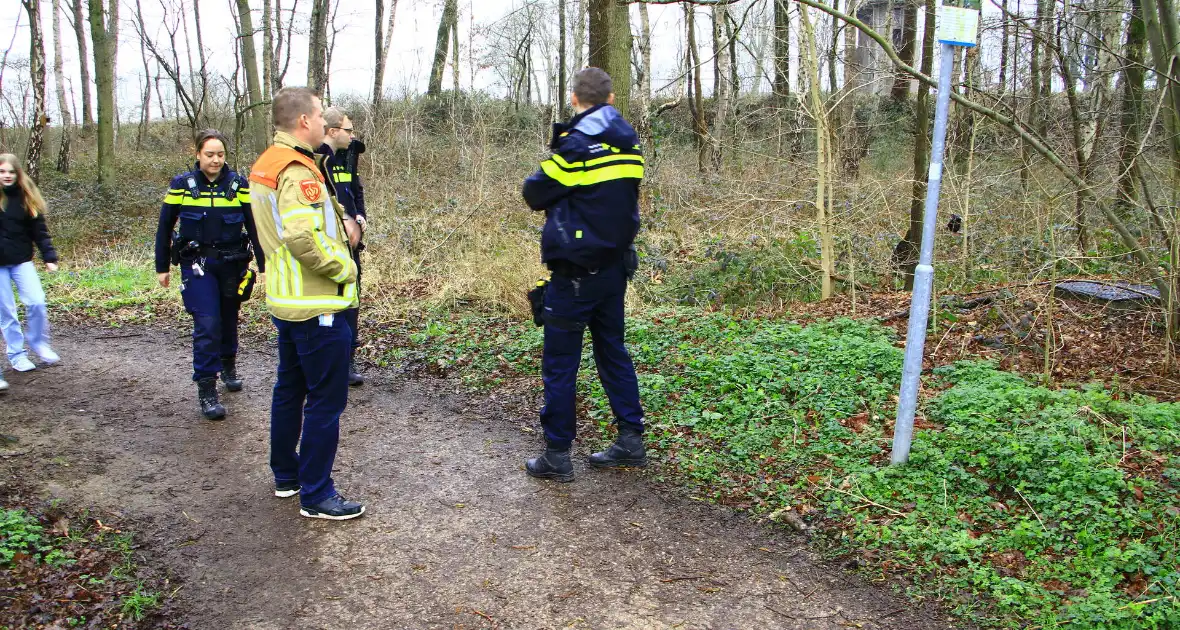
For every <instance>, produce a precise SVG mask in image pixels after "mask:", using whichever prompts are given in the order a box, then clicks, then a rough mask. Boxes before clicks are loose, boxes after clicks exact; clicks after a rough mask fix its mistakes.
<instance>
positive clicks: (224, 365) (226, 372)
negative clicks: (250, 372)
mask: <svg viewBox="0 0 1180 630" xmlns="http://www.w3.org/2000/svg"><path fill="white" fill-rule="evenodd" d="M221 382H223V383H225V388H226V389H227V390H229V391H231V392H240V391H242V379H241V378H239V377H238V358H237V357H222V358H221Z"/></svg>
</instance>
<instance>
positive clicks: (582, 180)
mask: <svg viewBox="0 0 1180 630" xmlns="http://www.w3.org/2000/svg"><path fill="white" fill-rule="evenodd" d="M554 157H557V156H554ZM628 157H633V156H628ZM541 170H542V171H543V172H544V173H545V174H546V175H548V176H549V177H552V178H553V179H554V180H555V181H557V183H559V184H561V185H562V186H592V185H594V184H601V183H603V182H609V181H614V180H617V179H643V164H641V163H634V162H632V163H628V164H611V165H608V166H599V167H595V168H591V169H590V170H582V169H577V170H566V169H563V168H562V167H560V166H558V165H557V163H556V162H555V161H554V160H545V161H544V162H541Z"/></svg>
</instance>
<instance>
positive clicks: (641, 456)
mask: <svg viewBox="0 0 1180 630" xmlns="http://www.w3.org/2000/svg"><path fill="white" fill-rule="evenodd" d="M614 97H615V95H614V93H613V92H612V86H611V78H610V75H608V74H607V73H606V72H604V71H603V70H601V69H599V68H586V69H584V70H582V71H581V72H579V73H578V74H577V75H576V76H575V77H574V84H573V95H572V97H571V103H572V105H573V108H574V111H575V112H576V115H575V116H574V117H573V119H572V120H570V122H569V123H568V124H565V125H562V124H556V125H554V133H553V140H552V142H551V143H550V149H551V150H552V155H551V157H549V158H548V159H546V160H544V161H542V162H541V168H540V170H538V171H537V172H536V173H534V174H533V175H532V176H531V177H529V178H528V179H527V180H525V183H524V190H523V194H524V199H525V202H526V203H528V205H529V207H531V208H533V209H534V210H544V211H545V216H546V218H545V227H544V229H543V231H542V233H541V261H542V262H544V263H545V265H546V266H548V267H549V269H550V271H552V277H551V278H550V280H549V282H548V284H547V285H544V286H543V287H541V288H540V289H539V291H538V294H539V297H540V298H541V299H540V306H541V308H540V313H539V317H540V319H541V320H542V322H543V325H544V327H545V343H544V350H543V356H542V362H541V376H542V378H543V380H544V384H545V406H544V407H543V408H542V409H541V425H542V427H543V428H544V430H545V441H546V448H545V452H544V453H543V454H542V455H541V456H540V457H536V458H533V459H530V460H528V462H527V463H526V470H527V472H528V474H530V475H532V476H534V477H541V478H545V479H556V480H558V481H573V479H574V469H573V464H572V463H571V462H570V446H571V445H572V443H573V440H574V435H575V405H574V403H575V388H576V384H577V376H578V366H579V364H580V363H581V361H582V334H583V331H584V330H585V329H586V328H589V329H590V337H591V339H592V340H593V346H594V363H595V365H596V366H597V367H598V376H599V379H600V380H601V381H602V387H603V389H604V390H606V395H607V398H608V399H609V400H610V406H611V410H612V411H613V412H614V416H615V420H616V422H617V423H618V430H619V435H618V439H617V440H616V441H615V443H614V444H612V445H611V446H610V448H608V449H607V450H606V451H603V452H601V453H594V454H593V455H591V456H590V460H589V463H590V465H591V466H596V467H608V466H643V465H645V464H646V463H647V455H646V452H645V450H644V446H643V407H642V406H641V405H640V403H639V384H638V382H637V379H636V377H635V366H634V365H633V364H632V362H631V356H630V355H629V354H628V353H627V348H626V346H625V345H624V344H623V329H624V322H623V296H624V295H625V294H626V292H627V281H628V280H629V278H630V276H631V274H633V273H634V271H635V266H636V264H637V263H638V260H637V259H636V257H635V249H634V242H635V235H636V233H637V232H638V231H639V184H640V181H642V179H643V156H642V153H641V150H640V145H639V137H638V136H637V135H636V133H635V130H634V129H633V128H632V127H631V125H630V124H628V123H627V121H626V120H624V119H623V116H622V115H621V114H620V113H619V112H618V110H616V109H615V108H614V107H612V106H611V104H612V103H613V102H614ZM538 294H534V295H538Z"/></svg>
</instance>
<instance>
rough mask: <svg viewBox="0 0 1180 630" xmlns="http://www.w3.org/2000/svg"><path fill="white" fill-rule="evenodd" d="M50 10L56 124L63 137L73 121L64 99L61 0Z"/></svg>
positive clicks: (52, 5)
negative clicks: (59, 118) (58, 125)
mask: <svg viewBox="0 0 1180 630" xmlns="http://www.w3.org/2000/svg"><path fill="white" fill-rule="evenodd" d="M50 6H51V10H52V11H53V15H52V16H51V19H50V24H51V25H52V28H53V78H54V88H55V90H56V92H57V113H58V116H60V117H61V120H59V121H58V122H60V123H61V127H62V134H63V137H64V135H65V130H66V129H67V128H68V127H69V125H70V123H71V122H72V121H73V116H71V115H70V102H69V100H67V99H66V77H65V70H64V69H63V67H64V65H65V64H64V61H63V60H62V54H61V0H53V2H52V3H51V5H50Z"/></svg>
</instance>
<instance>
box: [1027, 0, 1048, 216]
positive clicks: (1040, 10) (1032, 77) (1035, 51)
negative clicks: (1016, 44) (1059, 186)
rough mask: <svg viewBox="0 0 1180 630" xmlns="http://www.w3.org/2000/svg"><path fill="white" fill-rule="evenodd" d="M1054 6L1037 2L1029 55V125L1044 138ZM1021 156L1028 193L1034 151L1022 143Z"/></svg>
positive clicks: (1046, 2)
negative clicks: (1047, 40) (1043, 104)
mask: <svg viewBox="0 0 1180 630" xmlns="http://www.w3.org/2000/svg"><path fill="white" fill-rule="evenodd" d="M1052 5H1053V3H1052V1H1051V0H1050V1H1045V2H1037V17H1036V22H1035V26H1034V27H1033V29H1032V52H1031V54H1030V55H1029V98H1028V125H1029V126H1030V127H1032V128H1033V129H1035V130H1036V131H1037V133H1038V134H1040V135H1041V136H1042V137H1043V136H1044V129H1045V121H1044V120H1043V117H1042V115H1041V100H1042V99H1043V98H1045V97H1046V96H1047V95H1048V92H1047V91H1042V90H1043V86H1044V81H1043V80H1042V75H1043V74H1047V69H1046V68H1045V63H1044V59H1043V58H1048V56H1049V54H1048V51H1047V50H1046V48H1047V46H1045V37H1046V33H1047V29H1048V28H1049V23H1048V20H1047V18H1046V16H1047V15H1048V14H1049V11H1052ZM1020 154H1021V168H1020V190H1021V192H1022V193H1027V191H1028V180H1029V176H1030V168H1031V161H1032V149H1031V148H1030V147H1029V146H1028V145H1027V144H1023V143H1022V144H1021V150H1020Z"/></svg>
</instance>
